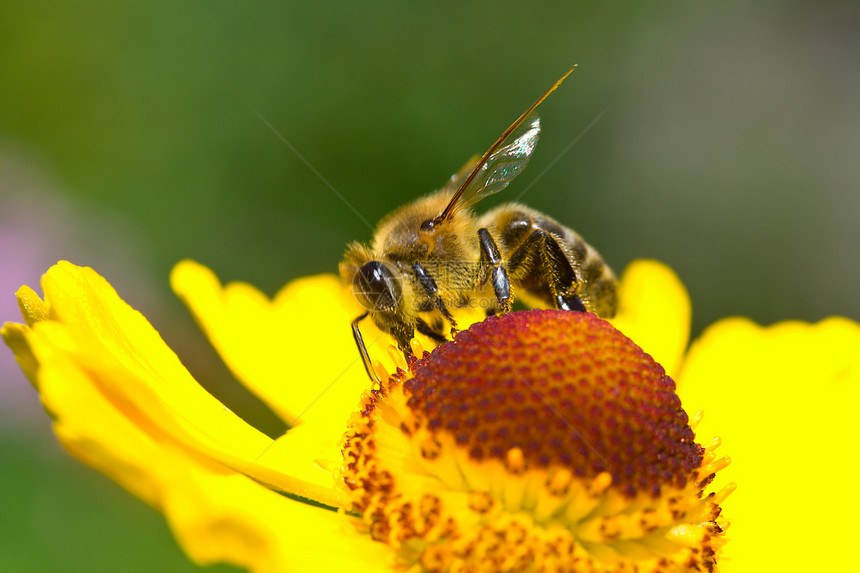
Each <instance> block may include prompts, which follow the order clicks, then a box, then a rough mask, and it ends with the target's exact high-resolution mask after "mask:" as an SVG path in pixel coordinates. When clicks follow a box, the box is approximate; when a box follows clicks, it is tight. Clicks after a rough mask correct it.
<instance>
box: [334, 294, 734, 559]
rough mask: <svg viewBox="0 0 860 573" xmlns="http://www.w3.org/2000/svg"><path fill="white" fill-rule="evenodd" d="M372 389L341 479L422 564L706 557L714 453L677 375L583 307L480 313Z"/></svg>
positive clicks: (713, 547)
mask: <svg viewBox="0 0 860 573" xmlns="http://www.w3.org/2000/svg"><path fill="white" fill-rule="evenodd" d="M410 370H411V372H409V373H407V372H405V371H403V370H401V371H399V373H398V374H397V375H396V376H394V377H392V378H391V379H390V380H389V382H388V383H386V384H383V386H382V387H381V388H380V389H379V390H377V391H374V392H371V393H368V394H367V395H366V397H365V401H364V404H363V405H362V407H361V408H360V410H359V413H358V414H357V415H356V420H355V421H354V422H353V424H352V425H351V428H350V431H349V433H348V434H347V439H346V443H345V445H344V450H343V451H344V459H345V467H344V472H343V474H344V480H345V482H346V484H347V486H348V487H349V488H350V490H351V491H352V492H353V504H354V507H355V509H356V510H358V511H360V512H361V513H362V514H363V516H364V519H365V522H366V523H367V524H368V533H369V534H370V535H371V536H372V537H373V538H374V539H377V540H380V541H383V542H385V543H387V544H389V545H390V546H392V547H393V548H396V549H397V552H398V557H399V560H400V561H401V562H402V563H403V565H404V566H405V567H408V566H409V565H412V564H416V563H418V564H420V565H421V566H422V567H423V568H424V569H425V570H427V571H449V570H453V571H462V570H476V571H477V570H480V571H486V572H488V573H489V572H497V571H559V570H560V571H580V572H590V571H625V570H628V568H629V566H630V565H631V564H633V563H635V564H636V565H637V567H638V570H639V571H643V572H644V571H678V570H682V571H683V570H696V569H699V570H709V569H713V567H714V565H715V562H716V556H717V550H718V548H719V546H720V545H722V535H723V530H722V527H721V526H720V525H718V524H717V523H716V519H717V517H718V515H719V513H720V507H719V505H718V503H719V502H720V501H721V500H722V499H723V498H724V497H725V495H726V494H727V493H728V491H730V489H727V490H726V491H725V492H724V493H723V494H721V495H720V496H716V495H714V494H713V493H710V494H709V495H703V491H704V488H705V486H706V485H707V484H708V483H709V482H710V481H711V479H712V478H713V477H714V472H715V471H716V470H717V469H719V467H720V466H722V465H724V464H725V462H724V461H719V462H714V457H713V453H712V452H710V451H709V452H708V453H707V455H706V453H705V450H704V448H702V447H701V446H699V445H698V444H696V443H695V441H694V435H693V431H692V429H691V428H690V426H689V424H688V418H687V414H686V413H685V412H684V410H683V409H682V408H681V402H680V400H679V399H678V396H677V394H675V383H674V382H673V381H672V379H671V378H669V377H668V376H667V375H666V373H665V371H664V370H663V368H662V367H661V366H660V365H659V364H657V363H656V362H655V361H654V359H653V358H651V356H649V355H648V354H645V353H644V352H643V351H642V350H641V349H640V348H639V347H638V346H636V345H635V344H634V343H633V342H632V341H631V340H630V339H628V338H627V337H625V336H624V335H623V334H621V333H620V332H619V331H618V330H616V329H615V328H613V327H612V326H611V325H609V323H607V322H605V321H603V320H601V319H599V318H597V317H596V316H594V315H592V314H587V313H572V312H564V311H551V310H544V311H541V310H535V311H529V312H517V313H513V314H509V315H506V316H504V317H503V318H492V317H491V318H488V319H487V320H485V321H484V322H481V323H478V324H475V325H473V326H472V328H471V329H470V330H469V331H467V332H464V333H462V334H460V335H459V336H457V337H456V339H455V340H454V342H452V343H450V344H445V345H443V346H442V347H440V348H438V349H437V350H436V351H434V352H433V354H427V355H425V357H424V358H423V359H422V360H420V361H418V363H417V364H414V365H413V367H412V368H411V369H410Z"/></svg>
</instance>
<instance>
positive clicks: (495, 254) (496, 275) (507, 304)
mask: <svg viewBox="0 0 860 573" xmlns="http://www.w3.org/2000/svg"><path fill="white" fill-rule="evenodd" d="M478 239H479V242H480V245H481V266H482V267H483V268H484V269H486V268H488V267H491V268H492V270H491V271H490V273H491V278H492V282H493V292H495V293H496V301H497V302H498V304H499V308H498V311H497V314H507V313H508V312H510V310H511V281H510V280H508V272H507V271H506V270H505V267H503V266H502V255H501V253H499V247H498V245H496V241H494V240H493V237H492V235H490V232H489V231H488V230H487V229H478ZM484 280H486V275H484V276H482V277H481V282H483V281H484ZM488 314H489V313H488ZM494 314H496V313H494Z"/></svg>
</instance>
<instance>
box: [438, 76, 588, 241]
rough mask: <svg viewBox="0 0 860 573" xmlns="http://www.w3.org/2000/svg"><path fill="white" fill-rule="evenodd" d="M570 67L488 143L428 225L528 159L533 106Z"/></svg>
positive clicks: (501, 182) (498, 183)
mask: <svg viewBox="0 0 860 573" xmlns="http://www.w3.org/2000/svg"><path fill="white" fill-rule="evenodd" d="M574 68H576V66H573V68H570V69H569V70H568V71H567V73H566V74H564V75H563V76H561V78H559V80H558V81H557V82H555V83H554V84H553V85H552V87H550V88H549V89H548V90H547V91H546V92H544V94H543V95H542V96H540V97H539V98H538V99H537V101H536V102H534V103H533V104H532V105H531V106H530V107H529V108H528V109H527V110H526V111H524V112H523V114H522V115H520V116H519V117H518V118H517V119H516V121H514V123H512V124H511V125H510V127H508V128H507V129H506V130H505V131H504V132H503V133H502V135H501V136H500V137H499V138H498V139H497V140H496V142H495V143H494V144H493V145H491V146H490V148H489V149H488V150H487V152H486V153H484V155H483V156H482V157H481V159H480V160H479V161H478V163H476V164H475V167H474V168H473V169H472V171H471V172H470V173H469V175H468V176H467V177H466V178H465V179H463V180H462V183H460V185H459V187H457V190H456V191H455V192H454V195H452V196H451V200H450V201H449V202H448V205H447V206H446V207H445V209H444V210H443V211H442V213H441V214H440V215H439V216H438V217H436V218H435V219H432V220H430V221H426V224H427V226H428V228H432V227H433V226H434V225H435V224H437V223H440V222H442V221H444V220H446V219H447V218H448V217H450V216H451V215H452V214H454V213H456V212H457V211H459V210H460V209H462V208H464V207H468V206H470V205H474V204H475V203H477V202H478V201H480V200H481V199H483V198H484V197H487V196H489V195H492V194H493V193H498V192H499V191H501V190H502V189H504V188H505V187H507V186H508V184H509V183H510V182H511V181H512V180H513V178H514V177H516V176H517V175H519V174H520V172H521V171H522V170H523V169H524V168H525V166H526V164H527V163H528V162H529V158H530V157H531V154H532V152H533V151H534V148H535V145H536V144H537V140H538V135H540V118H538V116H537V113H535V109H536V108H537V106H539V105H540V104H541V102H543V100H545V99H546V98H547V96H548V95H549V94H551V93H552V92H553V91H554V90H555V88H557V87H558V86H559V84H561V82H563V81H564V79H565V78H566V77H567V76H569V75H570V73H571V72H572V71H573V70H574ZM458 175H459V174H458Z"/></svg>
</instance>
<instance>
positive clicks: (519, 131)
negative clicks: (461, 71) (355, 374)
mask: <svg viewBox="0 0 860 573" xmlns="http://www.w3.org/2000/svg"><path fill="white" fill-rule="evenodd" d="M575 67H576V66H574V68H575ZM574 68H571V69H570V70H568V72H567V73H566V74H564V75H563V76H562V77H561V78H560V79H559V80H558V81H556V82H555V83H554V84H553V85H552V87H550V89H549V90H547V91H546V92H545V93H544V94H543V95H542V96H541V97H540V98H538V99H537V101H535V102H534V103H533V104H532V105H531V106H530V107H529V108H528V109H527V110H526V111H525V112H523V114H522V115H520V116H519V117H518V118H517V119H516V121H514V122H513V123H512V124H511V125H510V127H508V128H507V129H506V130H505V131H504V132H503V133H502V135H501V136H500V137H499V138H498V139H497V140H496V142H495V143H493V145H491V146H490V148H489V149H488V150H487V151H486V152H485V153H484V154H483V155H482V156H481V157H480V159H478V160H477V161H471V162H469V163H467V165H466V166H465V167H464V168H463V169H461V170H460V171H459V172H458V173H456V174H455V175H453V176H452V177H451V178H450V180H449V181H448V183H447V184H446V185H445V186H444V187H443V188H442V189H440V190H439V191H436V192H435V193H432V194H430V195H427V196H426V197H423V198H421V199H418V200H417V201H414V202H413V203H410V204H408V205H405V206H403V207H401V208H400V209H398V210H396V211H394V212H393V213H391V214H390V215H388V216H387V217H385V218H384V219H383V220H382V221H381V222H380V223H379V225H378V226H377V228H376V231H375V233H374V237H373V241H372V242H371V243H370V244H369V245H364V244H361V243H358V242H353V243H351V244H350V245H348V247H347V251H346V255H345V257H344V260H343V262H342V263H341V264H340V275H341V278H342V279H343V281H344V283H345V284H346V285H349V286H351V287H352V290H353V294H354V296H355V298H356V300H357V301H358V302H359V304H361V305H362V306H363V307H364V308H365V309H366V312H365V313H364V314H362V315H360V316H359V317H357V318H356V319H355V320H353V321H352V333H353V337H354V339H355V343H356V346H357V347H358V351H359V353H360V355H361V358H362V361H363V362H364V367H365V369H366V370H367V373H368V375H369V376H370V378H371V379H372V380H374V381H377V382H378V378H377V376H376V374H375V371H374V369H373V368H372V365H371V361H370V357H369V355H368V352H367V348H366V346H365V344H364V340H363V338H362V336H361V331H360V330H359V323H360V322H361V321H362V320H364V319H365V318H367V317H368V316H369V317H370V318H371V319H372V320H373V322H374V323H375V324H376V326H377V327H379V329H380V330H382V331H384V332H387V333H389V334H390V335H391V336H392V337H393V338H394V340H395V341H396V342H397V346H398V348H399V349H400V351H401V352H403V353H404V355H405V356H406V357H407V359H408V358H410V357H411V356H412V350H411V348H410V341H411V340H412V338H414V336H415V332H416V331H418V332H419V333H421V334H424V335H425V336H427V337H429V338H430V339H432V340H433V341H435V342H437V343H442V342H444V341H446V340H447V339H448V336H450V337H452V338H453V337H454V335H456V333H457V332H458V329H457V321H456V319H455V317H454V314H452V310H453V311H456V310H457V309H463V308H466V307H473V308H474V307H478V308H481V309H483V310H484V311H485V312H486V314H487V315H492V314H497V315H502V314H505V313H508V312H510V310H511V304H512V302H513V300H514V298H515V296H516V297H517V298H520V299H522V300H523V302H525V303H526V304H527V305H528V306H532V307H554V308H557V309H562V310H570V311H579V312H592V313H595V314H597V315H598V316H601V317H604V318H611V317H612V316H614V315H615V311H616V306H617V296H616V284H617V280H616V277H615V274H614V273H613V272H612V270H611V269H610V268H609V267H608V266H607V265H606V264H605V263H604V262H603V259H602V258H601V257H600V255H599V254H598V253H597V251H596V250H595V249H594V248H592V247H591V246H590V245H589V244H588V243H586V242H585V241H584V240H583V239H582V237H580V236H579V235H578V234H577V233H575V232H574V231H572V230H571V229H568V228H567V227H565V226H563V225H561V224H560V223H558V222H557V221H555V220H554V219H552V218H550V217H548V216H546V215H544V214H542V213H540V212H538V211H536V210H534V209H531V208H529V207H526V206H525V205H521V204H518V203H506V204H503V205H500V206H499V207H496V208H495V209H492V210H491V211H489V212H488V213H486V214H484V215H483V216H480V217H477V216H475V215H474V214H473V213H472V211H471V207H472V206H473V205H475V204H476V203H477V202H478V201H480V200H481V199H484V198H485V197H488V196H490V195H493V194H495V193H498V192H499V191H501V190H502V189H504V188H505V187H507V186H508V184H509V183H510V182H511V181H512V180H513V179H514V178H515V177H516V176H517V175H519V174H520V173H521V172H522V171H523V169H524V168H525V167H526V165H527V164H528V162H529V159H530V158H531V155H532V152H533V151H534V148H535V145H536V144H537V141H538V136H539V134H540V119H539V117H538V115H537V113H536V112H535V110H536V108H537V107H538V106H539V105H540V104H541V103H542V102H543V101H544V100H545V99H546V98H547V96H549V94H550V93H552V92H553V91H554V90H555V89H556V88H557V87H558V86H559V85H560V84H561V82H562V81H564V79H565V78H567V76H568V75H570V73H571V72H572V71H573V69H574ZM446 325H447V327H448V329H447V335H448V336H446Z"/></svg>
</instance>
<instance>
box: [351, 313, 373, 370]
mask: <svg viewBox="0 0 860 573" xmlns="http://www.w3.org/2000/svg"><path fill="white" fill-rule="evenodd" d="M368 314H370V313H369V312H365V313H364V314H362V315H361V316H359V317H358V318H356V319H355V320H353V321H352V337H353V339H355V345H356V346H357V347H358V353H359V354H360V355H361V362H362V363H363V364H364V369H365V371H367V375H368V376H370V379H371V380H372V381H373V382H376V383H377V384H379V377H378V376H377V375H376V371H375V370H374V369H373V364H372V363H371V362H370V355H369V354H368V353H367V347H366V346H365V345H364V338H362V336H361V330H359V329H358V323H359V322H361V321H362V320H364V319H365V318H367V315H368Z"/></svg>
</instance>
